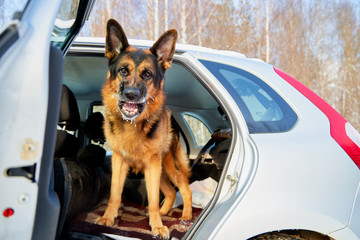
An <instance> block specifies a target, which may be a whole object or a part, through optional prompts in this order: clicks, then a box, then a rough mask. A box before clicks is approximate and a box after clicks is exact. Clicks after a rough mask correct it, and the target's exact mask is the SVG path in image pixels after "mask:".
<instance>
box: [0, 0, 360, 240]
mask: <svg viewBox="0 0 360 240" xmlns="http://www.w3.org/2000/svg"><path fill="white" fill-rule="evenodd" d="M60 3H61V1H59V0H56V1H55V0H54V1H47V0H31V1H29V3H28V4H27V5H26V8H25V9H24V11H23V12H22V13H21V14H19V15H18V16H20V17H19V18H18V19H15V20H13V21H12V22H11V24H10V25H9V26H8V27H7V28H6V29H3V32H2V33H1V37H0V56H1V58H0V82H1V88H0V102H1V107H0V109H1V110H0V112H1V117H0V154H1V155H0V156H1V158H0V168H1V169H0V171H1V172H2V174H1V175H0V189H1V192H2V194H1V199H0V208H1V212H2V216H1V218H0V239H47V240H48V239H113V238H115V239H124V237H127V238H126V239H128V238H130V239H131V237H138V238H143V239H148V238H149V239H151V238H152V236H151V235H148V234H147V232H146V227H145V230H143V232H141V233H134V229H135V228H132V229H131V230H127V229H125V228H122V224H123V225H124V224H125V223H126V224H127V223H128V222H126V220H124V219H121V218H119V219H118V220H119V223H118V226H117V227H114V228H109V227H103V226H98V225H96V224H94V223H92V222H91V221H90V220H89V219H90V218H91V217H92V216H93V217H94V216H96V214H99V213H98V212H101V211H102V210H101V206H102V205H101V204H102V203H103V202H102V201H103V199H105V201H106V195H107V191H108V187H109V182H108V179H109V174H111V173H110V172H109V171H108V164H109V159H110V157H111V149H108V148H107V146H106V143H105V139H104V137H103V134H102V130H101V128H102V127H101V121H102V117H101V116H102V115H101V114H99V113H98V112H101V111H102V106H101V100H102V99H101V94H100V89H101V86H102V84H103V83H104V81H105V76H106V72H107V60H106V58H105V57H104V39H103V38H79V39H77V40H76V42H75V43H74V44H72V46H71V43H72V41H73V40H74V39H75V36H76V35H77V33H78V31H79V30H80V28H81V26H82V25H83V23H84V21H85V20H84V19H86V18H87V16H88V14H89V13H90V10H91V6H92V4H93V1H82V0H80V4H78V5H76V6H77V7H78V12H77V14H75V15H74V14H73V13H74V11H72V14H70V13H69V14H68V15H66V9H71V8H66V7H68V6H69V5H66V4H64V5H60ZM67 3H68V4H70V3H71V1H67ZM65 5H66V6H65ZM60 7H64V9H61V10H59V8H60ZM58 12H61V14H58ZM75 12H76V11H75ZM64 16H65V17H64ZM125 31H126V29H125ZM130 44H131V45H134V46H137V47H144V48H147V47H150V46H151V45H152V44H153V42H151V41H138V40H132V41H130ZM70 46H71V47H70ZM165 79H166V80H165V82H166V83H165V90H166V93H167V106H168V107H169V108H170V109H171V110H172V114H173V120H174V123H175V124H176V127H177V128H178V129H179V130H180V133H181V142H182V144H183V146H184V148H185V149H186V151H187V153H188V157H189V159H190V162H191V164H192V167H193V173H192V174H193V176H192V178H191V182H192V187H193V204H194V207H196V209H197V211H195V213H196V214H195V215H194V219H193V220H192V221H190V222H182V221H177V222H176V219H175V220H174V222H176V224H177V225H176V226H175V225H171V224H172V223H171V221H172V220H169V219H168V222H169V223H166V221H164V223H165V224H170V226H169V229H170V231H171V237H172V238H173V239H178V238H181V237H182V239H310V240H322V239H336V240H340V239H344V240H350V239H351V240H352V239H354V240H355V239H360V192H359V191H360V185H359V183H360V135H359V133H358V132H357V131H356V130H355V129H354V128H353V127H352V126H351V124H350V123H348V122H347V121H346V120H345V119H344V118H343V117H342V116H341V115H340V114H338V113H337V112H336V111H335V110H334V109H333V108H332V107H331V106H330V105H328V104H327V103H326V102H325V101H323V100H322V99H321V98H319V97H318V96H317V95H316V94H314V93H313V92H312V91H311V90H309V89H308V88H306V87H305V86H304V85H302V84H301V83H299V82H298V81H296V80H295V79H293V78H292V77H290V76H289V75H287V74H285V73H283V72H282V71H281V70H279V69H277V68H274V67H273V66H271V65H269V64H267V63H264V62H262V61H261V60H257V59H249V58H246V57H245V56H243V55H241V54H239V53H236V52H230V51H220V50H213V49H208V48H203V47H198V46H189V45H181V44H178V45H177V46H176V53H175V55H174V59H173V66H172V67H171V68H170V69H169V70H167V72H166V77H165ZM201 184H203V185H201ZM126 185H127V186H126V187H125V190H124V191H125V195H126V196H125V197H124V198H125V200H126V201H127V202H128V203H129V204H131V206H132V207H133V209H137V210H136V212H141V211H142V209H143V208H144V207H145V206H146V196H145V195H144V192H145V191H144V187H143V180H142V178H141V176H138V175H135V176H134V175H130V176H129V177H128V181H127V183H126ZM199 186H202V187H204V186H205V188H206V190H203V189H200V188H199ZM99 204H100V205H99ZM180 204H181V203H180ZM99 206H100V208H99ZM174 207H175V208H177V206H174ZM122 211H126V208H125V207H124V209H123V210H122ZM130 215H131V214H130ZM120 217H121V216H120ZM143 217H144V219H145V220H144V221H145V222H146V221H147V220H146V215H143ZM166 219H167V218H166ZM171 226H173V228H171ZM179 226H180V227H179ZM182 226H184V228H183V229H185V230H184V231H182V230H181V228H182ZM171 229H177V230H176V231H175V230H174V231H173V232H172V230H171ZM179 229H180V230H179ZM137 234H138V235H137Z"/></svg>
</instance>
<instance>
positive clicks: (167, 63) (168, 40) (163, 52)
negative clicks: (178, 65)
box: [150, 29, 177, 71]
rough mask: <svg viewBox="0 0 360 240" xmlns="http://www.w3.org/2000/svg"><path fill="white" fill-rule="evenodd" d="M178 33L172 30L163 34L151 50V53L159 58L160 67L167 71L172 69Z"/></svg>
mask: <svg viewBox="0 0 360 240" xmlns="http://www.w3.org/2000/svg"><path fill="white" fill-rule="evenodd" d="M176 39H177V32H176V30H175V29H171V30H168V31H166V32H165V33H163V35H161V36H160V38H159V39H158V40H157V41H156V42H155V43H154V45H153V46H152V47H151V48H150V51H151V52H152V53H153V54H154V55H155V56H156V57H157V59H158V62H159V66H160V67H161V68H162V69H163V70H164V71H165V70H166V69H168V68H169V67H171V62H172V58H173V56H174V52H175V44H176Z"/></svg>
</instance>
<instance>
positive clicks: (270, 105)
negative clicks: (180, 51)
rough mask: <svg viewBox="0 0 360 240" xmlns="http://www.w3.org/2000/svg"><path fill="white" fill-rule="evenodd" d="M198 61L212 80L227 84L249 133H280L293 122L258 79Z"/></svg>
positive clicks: (288, 109) (286, 108) (287, 109)
mask: <svg viewBox="0 0 360 240" xmlns="http://www.w3.org/2000/svg"><path fill="white" fill-rule="evenodd" d="M201 62H202V63H203V65H204V66H205V67H207V68H208V70H209V71H210V72H211V73H212V74H213V75H214V76H215V77H216V78H218V79H219V80H220V81H222V82H224V81H225V83H228V84H227V85H228V86H229V87H230V88H232V91H231V92H233V93H236V94H237V96H236V98H235V99H237V104H238V106H239V108H240V110H241V112H242V113H243V116H244V118H245V121H246V123H247V125H248V128H249V132H250V133H269V132H283V131H287V130H289V129H290V128H292V127H293V126H294V124H295V123H296V121H297V115H296V113H295V112H294V111H293V110H292V109H291V107H290V106H289V105H288V104H287V103H286V102H285V100H284V99H282V98H281V97H280V96H279V95H278V94H277V93H276V92H275V91H274V90H273V89H272V88H271V87H270V86H268V85H267V84H266V83H264V82H263V81H262V80H261V79H260V78H258V77H256V76H254V75H253V74H251V73H249V72H246V71H244V70H241V69H239V68H236V67H232V66H229V65H225V64H220V63H215V62H210V61H205V60H201ZM233 90H235V91H233Z"/></svg>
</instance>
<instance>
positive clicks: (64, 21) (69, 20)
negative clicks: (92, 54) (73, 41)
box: [51, 0, 79, 48]
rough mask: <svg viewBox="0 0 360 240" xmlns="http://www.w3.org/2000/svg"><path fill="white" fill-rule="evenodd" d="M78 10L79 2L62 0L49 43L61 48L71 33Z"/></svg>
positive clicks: (77, 0) (76, 0)
mask: <svg viewBox="0 0 360 240" xmlns="http://www.w3.org/2000/svg"><path fill="white" fill-rule="evenodd" d="M78 8H79V0H63V1H62V2H61V5H60V8H59V12H58V14H57V16H56V19H55V24H54V29H53V31H52V35H51V42H52V44H53V45H54V46H56V47H58V48H61V46H62V44H63V42H64V41H65V40H66V38H67V37H68V35H69V34H70V33H71V30H72V27H73V25H74V23H75V19H76V14H77V12H78Z"/></svg>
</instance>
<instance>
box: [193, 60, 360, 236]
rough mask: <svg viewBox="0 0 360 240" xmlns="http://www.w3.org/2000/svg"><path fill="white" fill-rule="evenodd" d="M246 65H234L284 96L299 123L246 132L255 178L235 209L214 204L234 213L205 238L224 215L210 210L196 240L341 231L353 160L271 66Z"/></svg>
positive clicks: (355, 177)
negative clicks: (254, 157) (281, 129)
mask: <svg viewBox="0 0 360 240" xmlns="http://www.w3.org/2000/svg"><path fill="white" fill-rule="evenodd" d="M246 61H249V60H240V61H238V62H241V63H239V64H238V66H239V67H241V68H242V69H245V70H247V71H249V72H252V73H255V74H256V75H257V76H258V77H260V78H262V79H264V81H266V82H268V84H269V85H272V86H273V89H274V90H276V91H278V93H279V94H281V93H284V92H286V93H290V94H286V96H282V97H283V98H284V99H287V101H288V103H289V104H291V105H292V107H293V108H294V110H295V111H296V112H297V113H298V115H299V120H298V122H297V124H296V125H295V126H294V128H293V129H291V130H290V131H288V132H285V133H276V134H271V133H270V134H251V137H252V139H253V140H254V142H255V144H256V146H257V149H258V155H259V159H260V160H259V163H258V164H254V165H257V170H256V176H255V177H254V180H253V182H251V186H250V188H249V190H248V191H247V193H246V195H245V196H244V197H243V199H242V200H241V201H237V203H236V207H234V206H232V204H229V201H230V200H228V201H227V202H224V203H220V204H224V205H226V206H227V207H228V208H232V209H234V210H233V212H232V213H231V216H229V218H228V219H227V220H226V223H224V225H222V226H221V227H219V228H218V229H219V231H218V232H217V233H216V234H214V233H212V234H210V233H209V229H207V227H206V226H214V225H213V224H215V226H216V225H219V222H221V221H218V220H217V219H219V218H221V219H223V218H224V215H225V214H224V215H223V216H221V214H222V213H219V214H216V212H215V210H214V211H213V212H212V213H211V214H210V216H211V215H213V214H214V216H213V217H212V218H213V219H210V218H208V219H207V220H206V222H207V223H208V224H206V225H205V224H204V225H205V227H201V228H200V230H199V231H198V232H197V234H198V237H199V239H202V238H209V239H212V238H214V239H224V238H226V239H231V238H233V237H234V236H236V237H239V239H247V238H249V237H252V236H254V235H257V234H260V233H264V232H269V231H278V230H282V229H307V230H312V231H316V232H319V233H323V234H329V233H331V232H333V231H335V230H339V229H342V228H344V227H346V225H347V224H348V222H349V220H350V216H351V213H352V203H353V201H354V197H355V195H356V190H357V186H358V183H359V181H360V174H359V171H358V169H357V168H356V166H355V164H354V162H353V161H352V160H351V159H350V157H349V156H348V155H347V154H346V153H345V152H344V151H343V150H342V149H341V147H340V146H339V145H338V144H337V143H336V142H335V140H334V139H333V138H332V137H331V135H330V124H329V121H328V119H327V118H326V116H325V115H324V114H323V113H322V112H321V111H320V110H319V109H318V108H317V107H316V106H314V105H313V104H312V103H311V102H310V101H309V100H308V99H306V98H305V97H304V96H303V95H302V94H301V93H299V92H298V91H296V90H295V89H293V88H292V86H291V85H289V84H287V83H286V82H285V81H284V80H283V79H281V78H280V77H279V76H277V74H275V72H274V70H273V68H272V67H271V66H267V67H266V66H262V67H261V68H260V67H258V65H265V64H263V63H259V62H258V61H255V62H251V61H250V63H246ZM222 62H224V61H222ZM227 64H231V63H229V62H227ZM233 65H234V64H233ZM268 79H271V82H270V81H267V80H268ZM281 95H283V94H281ZM313 126H316V128H314V127H313ZM251 161H253V160H251ZM329 162H331V164H330V163H329ZM246 164H247V163H246V162H245V163H244V165H246ZM282 169H284V170H282ZM336 176H342V177H341V178H339V177H336ZM240 177H243V173H242V175H241V176H240ZM247 184H249V183H247ZM234 202H236V201H234ZM355 222H356V221H355ZM241 226H246V227H244V228H241ZM212 228H213V227H212ZM215 229H217V228H215Z"/></svg>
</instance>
